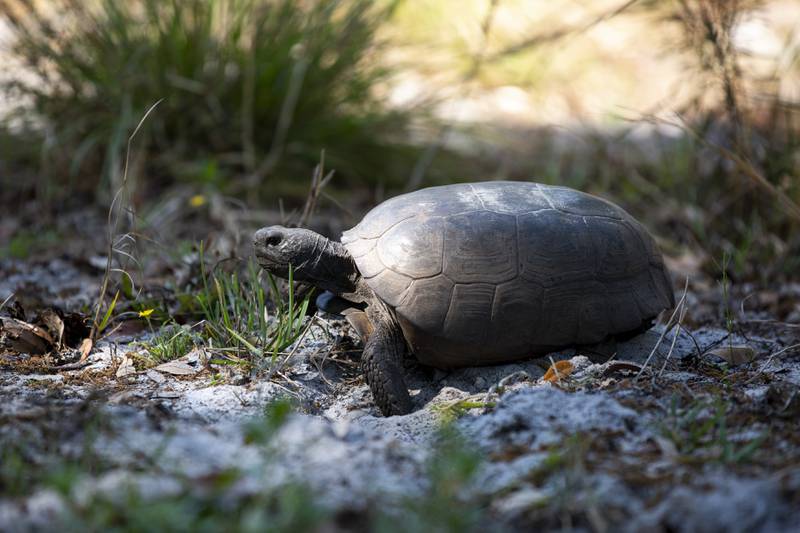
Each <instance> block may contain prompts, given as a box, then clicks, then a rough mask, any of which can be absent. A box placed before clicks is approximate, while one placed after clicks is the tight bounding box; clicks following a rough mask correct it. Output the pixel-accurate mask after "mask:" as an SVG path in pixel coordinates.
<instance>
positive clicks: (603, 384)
mask: <svg viewBox="0 0 800 533" xmlns="http://www.w3.org/2000/svg"><path fill="white" fill-rule="evenodd" d="M4 266H5V272H12V274H10V275H7V276H6V277H5V278H4V281H3V282H2V283H0V289H2V290H4V291H7V290H9V288H11V286H12V285H15V286H16V288H17V290H18V289H19V288H20V287H25V286H26V283H27V282H29V281H31V280H30V279H29V278H31V276H33V277H36V278H37V279H38V280H39V281H40V282H41V281H42V279H46V280H47V281H49V283H50V284H49V286H50V287H51V289H53V292H52V294H50V295H48V296H49V297H50V298H52V299H54V300H55V301H58V302H60V303H62V304H65V305H76V303H77V302H78V301H79V300H80V299H81V298H82V297H84V296H86V295H81V291H79V290H77V289H76V290H74V291H73V290H71V289H70V285H71V284H78V285H80V284H83V286H84V287H85V286H86V285H85V281H86V280H85V279H83V278H82V277H81V275H80V274H79V273H76V272H73V273H72V275H70V274H69V273H67V274H65V269H66V271H68V270H69V269H68V268H66V266H65V265H60V266H59V265H55V266H53V275H52V276H50V278H48V274H47V273H46V272H44V271H40V270H37V269H36V268H34V267H31V268H28V269H20V268H16V269H12V268H9V264H5V265H4ZM42 268H46V267H42ZM13 272H16V273H13ZM31 279H32V278H31ZM59 279H60V280H61V281H59ZM65 280H66V281H68V282H66V281H65ZM310 320H313V321H314V323H313V324H312V325H311V327H310V329H309V333H308V334H307V335H306V336H305V337H303V338H302V340H301V341H300V342H299V344H298V345H297V346H294V347H292V348H290V350H289V352H292V351H293V352H294V355H293V356H292V357H291V358H290V359H289V360H288V361H287V362H286V365H285V366H284V367H283V368H282V370H281V372H280V373H279V374H276V375H275V376H273V378H272V379H271V380H266V379H265V378H264V375H263V373H262V374H260V375H243V374H241V373H238V372H237V371H233V370H231V369H230V367H225V366H222V365H216V364H213V363H209V362H208V361H207V360H206V358H205V357H204V356H203V354H202V353H199V352H198V351H194V352H192V353H190V354H189V355H188V356H186V357H185V358H184V359H183V360H182V361H183V362H184V369H187V368H188V371H186V372H185V375H174V374H172V373H170V372H169V371H159V370H155V369H148V370H141V371H135V369H129V370H127V371H126V369H125V368H123V367H124V362H125V360H126V358H128V356H129V355H130V354H131V352H134V353H135V352H137V351H141V350H142V348H141V346H140V345H137V344H136V343H135V341H136V340H139V341H141V340H142V338H141V337H140V338H138V339H133V338H126V337H118V338H116V339H114V340H113V341H105V342H102V343H100V344H99V346H98V348H97V349H96V350H95V351H94V353H93V354H92V355H91V356H90V363H91V364H90V365H89V366H87V367H85V368H82V369H80V370H75V371H67V372H60V373H46V374H37V373H34V374H26V373H23V372H21V371H20V370H19V369H15V370H10V369H6V370H4V371H2V373H0V397H1V398H2V402H0V419H2V420H3V425H2V430H1V432H2V441H3V442H5V443H8V442H11V441H14V442H16V443H17V444H19V443H20V442H24V443H25V446H26V447H27V448H28V450H29V451H30V452H31V454H30V457H29V460H30V461H31V462H32V464H31V467H32V468H42V467H43V466H42V465H46V464H47V462H46V456H47V455H48V454H50V455H52V454H53V453H56V454H57V455H58V456H61V457H62V458H64V459H65V460H66V461H70V460H75V461H77V460H78V459H77V458H78V457H79V456H80V454H85V453H86V451H85V447H86V446H87V443H88V446H90V447H91V448H92V450H91V452H92V454H93V457H98V458H101V459H102V462H103V464H104V465H105V467H104V468H102V469H100V470H99V471H98V472H96V473H94V472H93V473H90V474H88V475H85V476H82V477H80V482H76V483H75V485H74V486H73V487H71V489H70V490H69V491H68V492H67V493H66V495H65V494H64V493H58V492H56V491H54V490H53V489H52V488H46V487H42V488H39V489H38V490H34V491H33V492H32V493H30V494H27V495H22V496H13V497H12V496H3V497H2V498H0V529H2V530H4V531H25V530H30V529H36V528H43V529H48V528H49V527H51V526H53V525H54V524H55V523H57V522H58V521H59V516H61V515H60V514H59V513H63V512H64V510H65V508H68V507H69V506H74V505H76V504H75V502H76V501H77V502H91V501H92V498H93V497H95V496H96V495H97V494H103V495H104V497H108V495H113V494H117V493H118V494H123V493H127V492H126V491H130V490H131V487H135V489H136V490H138V491H140V492H141V494H142V495H143V497H144V498H145V499H147V498H152V499H158V498H162V497H164V495H169V494H173V493H176V492H179V491H180V490H182V488H181V487H185V486H186V483H190V484H192V483H201V482H202V480H207V479H210V478H212V477H213V476H218V475H220V473H221V472H226V471H229V470H235V471H236V472H239V473H240V474H241V475H240V477H239V478H238V481H237V482H236V484H235V486H234V487H233V488H232V489H230V490H229V491H228V492H227V493H226V494H228V497H230V498H233V499H236V498H244V497H246V496H247V495H249V494H253V493H258V492H259V491H265V490H272V489H277V488H280V487H281V486H285V485H286V484H287V483H299V484H302V485H303V486H305V487H308V489H309V490H310V492H311V494H312V495H313V499H314V501H315V502H317V503H318V504H319V505H320V506H322V507H324V508H326V509H328V510H329V511H330V512H332V513H334V516H337V517H341V516H352V515H353V513H355V514H356V515H359V514H362V515H369V516H372V515H374V514H375V513H376V512H380V513H388V514H389V515H392V513H397V516H398V517H399V519H400V520H402V519H403V517H404V516H406V514H405V513H406V506H407V505H408V503H407V502H408V501H413V500H414V499H416V500H420V501H424V500H425V499H430V498H432V497H433V496H432V495H431V490H433V489H435V488H436V485H435V483H436V480H435V479H432V477H431V468H432V461H440V462H445V463H446V462H447V456H446V455H444V456H443V455H442V448H441V440H442V432H443V428H456V430H457V433H458V434H460V435H461V436H462V438H463V439H464V442H465V443H466V444H465V446H466V447H467V449H469V451H470V453H472V454H473V455H474V456H475V457H477V460H478V461H479V466H478V468H477V470H476V472H475V473H474V474H473V475H471V476H470V477H469V478H468V479H466V480H464V482H463V484H462V486H460V487H459V489H458V498H459V499H460V500H461V501H464V502H468V503H469V504H470V505H474V506H475V507H476V508H479V509H480V510H481V513H482V515H481V516H482V518H481V519H479V520H483V521H484V523H488V524H491V525H492V528H493V529H494V528H496V529H510V530H515V529H521V528H525V527H532V526H537V527H554V528H565V529H588V530H609V529H613V530H630V531H642V530H652V531H659V530H667V529H668V530H681V531H789V530H791V529H793V528H794V529H795V530H796V529H797V528H800V505H798V503H800V450H799V449H798V444H799V443H798V440H797V437H796V434H797V433H798V432H797V431H796V430H797V422H796V421H797V417H798V413H799V411H798V404H800V400H798V396H797V390H798V385H800V354H797V352H793V351H792V350H791V349H790V350H786V351H784V352H781V350H782V349H783V348H785V347H786V346H787V342H788V341H787V340H786V339H783V338H781V337H779V336H772V338H765V337H758V336H748V337H747V338H745V337H742V336H741V335H738V334H735V333H734V334H730V333H729V332H728V331H726V330H722V329H716V328H699V329H695V330H693V331H690V332H687V331H684V332H683V333H681V334H680V335H679V336H678V338H677V339H674V336H673V333H674V332H669V333H667V334H666V335H664V338H663V339H662V342H661V343H660V345H659V347H658V349H656V350H655V352H653V348H654V346H656V345H657V344H658V343H659V338H660V337H661V333H662V332H663V331H664V328H663V325H662V326H656V327H655V328H654V329H652V330H650V331H648V332H646V333H644V334H642V335H640V336H638V337H635V338H633V339H631V340H629V341H627V342H624V343H621V344H619V345H618V346H617V350H616V355H615V356H614V358H613V359H612V360H611V361H608V362H605V363H602V364H601V363H593V362H592V361H591V360H590V359H589V358H587V357H586V356H585V355H582V354H581V353H578V352H576V351H575V350H569V351H565V352H561V353H558V354H553V355H552V359H553V360H554V361H557V360H564V361H569V363H570V364H569V365H568V366H560V368H562V370H563V369H566V370H564V373H565V375H563V376H557V377H556V378H555V379H553V377H552V376H550V378H549V379H543V376H544V375H545V369H546V368H548V367H549V366H550V363H551V361H550V360H549V358H547V359H540V360H536V361H527V362H522V363H519V364H512V365H503V366H494V367H484V368H468V369H461V370H456V371H450V372H444V371H440V370H435V369H431V368H426V367H421V366H419V365H417V364H415V363H414V362H413V361H408V362H407V373H408V382H409V386H410V389H411V391H412V395H413V399H414V407H415V411H414V412H413V413H411V414H409V415H406V416H396V417H390V418H384V417H381V416H380V414H379V412H378V411H377V409H376V408H375V406H374V405H373V403H372V398H371V394H370V392H369V389H368V387H367V385H366V384H365V383H364V381H363V379H362V378H361V377H360V373H359V372H358V356H359V351H358V346H357V345H354V344H353V342H354V341H352V335H351V331H350V330H349V327H348V326H347V325H346V323H345V322H343V321H342V320H340V319H337V318H335V317H331V316H320V317H316V318H313V319H310ZM144 338H145V339H146V335H145V337H144ZM673 340H674V341H675V342H674V343H673ZM731 345H747V346H749V347H751V348H752V349H754V350H755V353H756V354H757V356H756V357H755V358H754V360H753V361H751V362H748V363H745V364H743V365H738V366H734V365H730V364H729V363H727V362H725V360H724V359H722V358H720V357H718V356H715V355H713V354H712V353H709V350H712V349H714V348H716V349H720V348H722V349H724V348H725V347H726V346H731ZM651 352H653V355H652V357H651V359H650V361H649V362H648V363H647V365H646V366H645V365H644V363H645V361H646V360H647V359H648V357H649V356H650V354H651ZM717 353H719V352H717ZM626 362H629V363H630V364H626ZM562 365H563V364H562ZM642 367H644V371H643V372H642V373H641V375H639V376H638V377H637V374H638V369H639V368H642ZM281 398H289V399H290V401H291V403H292V404H293V405H294V409H293V412H292V414H291V415H290V416H289V418H288V421H287V422H286V423H285V424H283V425H281V426H280V427H279V429H277V430H275V432H274V434H273V435H271V436H270V438H269V440H268V444H264V442H254V441H253V440H252V439H251V438H250V437H249V436H248V435H249V431H251V429H252V427H253V424H256V425H258V424H261V426H262V427H263V426H264V424H266V423H265V422H264V412H265V406H269V405H272V404H274V402H275V401H276V400H277V399H281ZM719 405H723V408H722V409H723V411H724V413H725V418H726V423H727V426H726V427H724V428H720V427H718V426H714V425H713V423H712V422H709V424H711V426H710V427H711V428H712V429H711V430H710V431H708V430H706V432H705V433H703V432H702V428H701V426H702V424H700V423H699V422H696V421H694V419H693V418H692V417H691V415H690V414H689V413H691V412H692V410H693V409H694V410H696V413H695V415H696V416H697V420H702V421H704V423H705V421H708V420H713V419H714V413H715V412H717V411H716V409H718V408H719V407H718V406H719ZM87 410H88V411H91V412H92V413H93V414H92V417H94V418H93V420H94V419H101V420H102V421H103V423H102V430H100V431H99V432H93V438H92V439H91V440H88V439H87V432H88V429H87V428H88V427H89V425H88V422H87V420H86V417H85V413H86V412H87ZM80 413H84V415H81V414H80ZM693 424H694V425H693ZM42 428H50V430H51V431H45V430H44V429H42ZM53 428H55V430H53ZM693 432H694V433H693ZM698 432H699V436H698ZM53 435H57V438H56V441H55V442H52V441H50V442H48V443H47V446H44V445H43V442H42V440H43V439H45V440H46V439H53ZM793 435H794V436H793ZM756 441H757V442H756ZM753 442H755V444H754V445H752V446H751V447H752V448H753V450H752V451H751V452H748V451H747V450H746V448H747V447H748V445H749V444H750V443H753ZM445 453H447V452H446V451H445ZM737 454H738V455H737ZM143 465H145V466H143ZM433 466H434V467H435V465H433ZM86 505H88V503H86ZM335 523H340V522H335ZM401 523H402V522H401ZM340 526H341V524H340ZM342 527H344V528H345V529H347V527H346V526H342Z"/></svg>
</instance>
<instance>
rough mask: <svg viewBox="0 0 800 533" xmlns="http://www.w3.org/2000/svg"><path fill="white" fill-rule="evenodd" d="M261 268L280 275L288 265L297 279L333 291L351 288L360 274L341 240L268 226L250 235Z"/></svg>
mask: <svg viewBox="0 0 800 533" xmlns="http://www.w3.org/2000/svg"><path fill="white" fill-rule="evenodd" d="M253 248H254V249H255V254H256V260H257V261H258V264H259V265H261V268H263V269H264V270H266V271H267V272H270V273H272V274H274V275H276V276H279V277H282V278H288V277H289V266H290V265H291V268H292V276H293V278H294V279H295V280H296V281H305V282H308V283H311V284H312V285H316V286H317V287H320V288H322V289H325V290H329V291H331V292H334V293H336V294H342V293H347V292H353V291H354V290H355V287H356V284H357V282H358V278H359V277H360V275H359V273H358V270H357V268H356V265H355V262H354V261H353V258H352V256H351V255H350V253H349V252H348V251H347V250H346V249H345V247H344V246H342V244H341V243H339V242H335V241H331V240H330V239H327V238H325V237H323V236H322V235H320V234H319V233H315V232H313V231H311V230H307V229H303V228H285V227H283V226H268V227H266V228H261V229H260V230H258V231H257V232H256V233H255V235H254V236H253Z"/></svg>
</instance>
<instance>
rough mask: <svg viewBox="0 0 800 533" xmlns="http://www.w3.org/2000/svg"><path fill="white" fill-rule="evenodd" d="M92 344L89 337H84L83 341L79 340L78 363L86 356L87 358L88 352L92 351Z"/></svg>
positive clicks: (84, 359)
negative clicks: (79, 353) (79, 354)
mask: <svg viewBox="0 0 800 533" xmlns="http://www.w3.org/2000/svg"><path fill="white" fill-rule="evenodd" d="M93 346H94V342H92V338H91V337H86V338H85V339H83V342H81V349H80V352H81V358H80V359H78V362H79V363H83V362H84V361H86V358H88V357H89V354H90V353H91V352H92V347H93Z"/></svg>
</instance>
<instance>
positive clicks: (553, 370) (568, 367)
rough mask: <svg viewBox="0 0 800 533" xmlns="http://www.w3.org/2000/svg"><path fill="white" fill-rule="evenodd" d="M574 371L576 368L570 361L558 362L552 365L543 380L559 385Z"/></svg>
mask: <svg viewBox="0 0 800 533" xmlns="http://www.w3.org/2000/svg"><path fill="white" fill-rule="evenodd" d="M573 370H575V366H574V365H573V364H572V363H570V362H569V361H556V362H555V363H553V364H552V365H550V368H548V369H547V372H545V373H544V376H543V377H542V379H543V380H545V381H549V382H550V383H558V382H559V381H560V380H561V379H562V378H565V377H567V376H569V375H570V374H571V373H572V371H573Z"/></svg>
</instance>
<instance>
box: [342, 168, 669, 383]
mask: <svg viewBox="0 0 800 533" xmlns="http://www.w3.org/2000/svg"><path fill="white" fill-rule="evenodd" d="M342 243H343V244H344V245H345V247H346V248H347V249H348V251H349V252H350V253H351V254H352V255H353V257H354V259H355V262H356V265H357V266H358V269H359V271H360V273H361V275H362V276H363V278H364V280H365V281H366V282H367V284H368V285H369V286H370V288H372V290H373V291H374V292H375V294H376V295H377V296H378V297H379V298H380V299H381V300H383V301H384V302H385V303H386V304H387V305H388V306H389V307H390V308H391V309H393V310H394V312H395V314H396V317H397V320H398V323H399V324H400V327H401V328H402V330H403V335H404V336H405V338H406V340H407V341H408V343H409V346H410V348H411V350H412V351H413V352H414V353H415V355H416V356H417V358H418V359H419V360H420V361H422V362H423V363H426V364H430V365H434V366H439V367H455V366H472V365H481V364H496V363H500V362H507V361H513V360H517V359H521V358H526V357H530V356H532V355H537V354H543V353H547V352H550V351H554V350H557V349H559V348H563V347H565V346H569V345H575V344H592V343H597V342H600V341H602V340H603V339H605V338H607V337H608V336H610V335H614V334H619V333H624V332H629V331H634V330H636V329H638V328H640V327H642V326H643V325H645V324H646V323H647V322H648V321H649V320H651V319H653V318H654V317H655V316H656V315H658V313H659V312H660V311H662V310H663V309H665V308H669V307H671V306H673V305H674V296H673V292H672V288H671V284H670V281H669V278H668V275H667V273H666V271H665V268H664V262H663V259H662V257H661V254H660V252H659V251H658V249H657V247H656V245H655V242H654V241H653V239H652V237H651V236H650V235H649V234H648V233H647V231H646V230H645V229H644V228H643V227H642V225H641V224H639V223H638V222H637V221H636V220H634V219H633V218H632V217H631V216H630V215H628V214H627V213H626V212H625V211H623V210H622V209H621V208H620V207H618V206H616V205H614V204H612V203H610V202H608V201H605V200H602V199H600V198H597V197H595V196H592V195H589V194H585V193H582V192H579V191H576V190H573V189H569V188H566V187H554V186H549V185H542V184H537V183H529V182H508V181H492V182H484V183H464V184H456V185H447V186H442V187H431V188H428V189H422V190H419V191H416V192H412V193H408V194H404V195H401V196H397V197H395V198H392V199H390V200H387V201H386V202H384V203H382V204H380V205H378V206H377V207H375V208H374V209H372V211H370V212H369V213H368V214H367V215H366V216H365V217H364V219H363V220H362V221H361V222H360V223H359V224H358V225H357V226H355V227H354V228H352V229H350V230H348V231H346V232H344V234H343V236H342Z"/></svg>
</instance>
